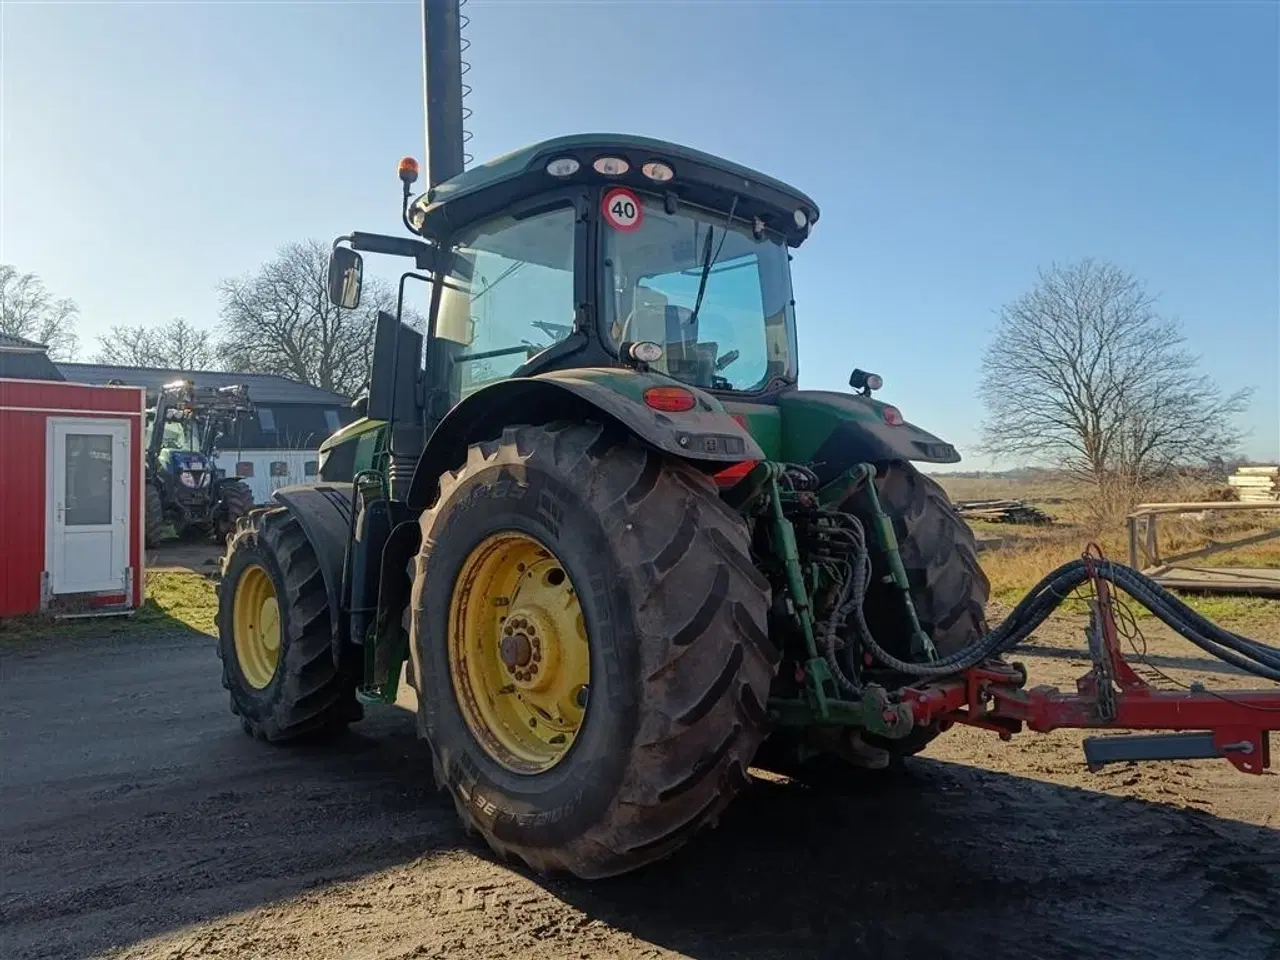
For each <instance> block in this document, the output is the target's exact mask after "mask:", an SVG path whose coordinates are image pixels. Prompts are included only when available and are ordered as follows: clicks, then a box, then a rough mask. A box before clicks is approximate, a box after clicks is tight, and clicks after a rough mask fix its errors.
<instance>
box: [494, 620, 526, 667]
mask: <svg viewBox="0 0 1280 960" xmlns="http://www.w3.org/2000/svg"><path fill="white" fill-rule="evenodd" d="M498 649H499V651H500V652H501V655H502V662H503V663H505V664H506V665H507V669H508V670H511V671H515V670H518V669H519V668H520V667H525V666H528V665H529V661H530V660H532V659H533V643H532V642H530V640H529V638H528V637H527V636H525V635H524V634H523V633H516V634H513V633H512V632H511V628H510V627H507V635H506V636H505V637H503V638H502V643H501V644H500V645H499V647H498Z"/></svg>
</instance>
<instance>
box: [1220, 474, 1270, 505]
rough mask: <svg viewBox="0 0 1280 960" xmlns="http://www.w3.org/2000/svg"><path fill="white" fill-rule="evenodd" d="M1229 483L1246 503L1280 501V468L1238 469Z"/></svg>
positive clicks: (1229, 478)
mask: <svg viewBox="0 0 1280 960" xmlns="http://www.w3.org/2000/svg"><path fill="white" fill-rule="evenodd" d="M1227 483H1229V484H1231V488H1232V489H1233V490H1235V492H1236V495H1237V496H1239V498H1240V500H1241V501H1242V502H1244V503H1269V502H1271V501H1273V500H1280V467H1277V466H1274V465H1272V466H1264V467H1238V468H1236V472H1235V473H1233V474H1232V475H1231V476H1229V477H1227Z"/></svg>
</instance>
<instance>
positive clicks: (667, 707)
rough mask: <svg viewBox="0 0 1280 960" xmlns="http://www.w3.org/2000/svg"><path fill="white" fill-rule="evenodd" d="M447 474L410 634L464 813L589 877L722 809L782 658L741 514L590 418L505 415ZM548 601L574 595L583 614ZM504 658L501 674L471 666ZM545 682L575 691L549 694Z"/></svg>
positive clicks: (747, 755)
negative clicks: (505, 421) (535, 671)
mask: <svg viewBox="0 0 1280 960" xmlns="http://www.w3.org/2000/svg"><path fill="white" fill-rule="evenodd" d="M440 486H441V489H440V495H439V498H438V500H437V501H436V503H435V505H434V506H433V507H432V508H431V509H430V510H429V511H427V512H426V513H425V514H424V515H423V517H422V551H421V553H420V555H419V557H418V567H417V573H416V576H415V579H414V587H413V602H412V609H413V620H412V644H411V649H412V654H413V670H414V673H415V676H416V685H417V688H418V689H419V690H420V691H421V692H422V695H421V696H420V697H419V708H418V710H419V713H418V720H419V729H420V731H421V733H422V735H423V736H425V737H426V739H427V740H428V741H429V742H430V745H431V749H432V752H433V756H434V761H435V773H436V777H437V781H438V782H439V784H440V785H441V786H442V787H443V788H446V789H447V790H448V791H449V792H450V793H451V794H452V796H453V799H454V803H455V805H456V807H457V809H458V813H459V815H460V816H461V818H462V819H463V821H464V823H466V824H467V825H468V827H470V828H474V829H475V830H477V831H478V832H479V833H480V834H481V835H482V836H484V838H485V840H486V841H488V843H489V845H490V846H491V847H492V848H493V849H494V850H495V851H497V852H498V853H500V854H502V855H504V856H506V855H515V856H517V857H519V858H520V859H521V860H523V861H524V862H525V863H526V864H528V865H529V866H531V867H533V868H534V869H536V870H540V871H545V872H567V873H571V874H575V875H577V876H579V877H585V878H594V877H603V876H610V875H614V874H619V873H624V872H626V871H629V870H633V869H635V868H637V867H640V866H642V865H644V864H646V863H650V862H652V861H654V860H658V859H660V858H662V857H665V856H666V855H668V854H670V853H672V852H673V851H675V850H676V849H677V848H679V847H681V846H682V845H683V844H684V843H685V842H687V841H688V839H689V838H690V837H691V836H692V835H693V834H695V833H696V832H697V831H698V830H699V829H701V828H702V827H704V826H707V825H710V824H714V822H715V821H716V819H717V818H718V816H719V814H720V812H721V811H722V810H723V809H724V808H725V806H726V805H727V804H728V802H729V800H730V799H731V798H732V797H733V795H734V794H735V793H736V792H737V791H738V790H739V789H740V788H741V787H742V786H743V785H745V784H746V782H747V776H746V769H747V766H748V765H749V763H750V762H751V758H752V755H753V754H754V753H755V750H756V748H757V746H758V745H759V743H760V741H761V739H762V738H763V736H764V727H765V712H764V704H765V702H766V698H767V696H768V693H769V685H770V680H771V678H772V676H773V672H774V666H775V664H776V661H777V652H776V651H775V650H774V649H773V648H772V646H771V645H770V643H769V640H768V638H767V636H766V634H765V624H766V611H767V609H768V599H769V587H768V583H767V581H765V579H764V578H763V577H762V576H761V575H760V574H759V573H758V572H757V571H756V570H755V568H754V567H753V566H752V564H751V561H750V558H749V554H748V534H747V526H746V524H745V522H744V521H743V520H742V519H741V518H740V517H739V516H738V515H737V514H736V513H734V512H733V511H730V510H728V509H727V508H726V507H725V506H724V505H723V504H722V502H721V501H720V499H719V496H718V493H717V490H716V488H715V486H714V484H712V483H711V482H710V481H709V480H708V479H707V477H706V476H704V475H703V474H701V473H699V472H697V471H696V470H693V469H692V468H690V467H688V466H687V465H684V464H681V463H679V462H676V461H673V460H670V459H667V458H665V457H663V456H661V455H660V454H658V453H656V452H655V451H653V450H651V449H649V448H648V447H645V446H643V445H641V444H640V443H638V442H636V441H634V440H632V439H629V438H628V437H626V436H625V435H616V434H614V433H613V432H611V431H609V430H607V429H606V428H604V427H601V426H596V425H569V424H556V425H552V426H547V427H531V426H525V427H513V428H508V429H507V430H506V431H505V432H504V433H503V435H502V438H501V439H500V440H494V441H490V442H487V443H482V444H478V445H475V446H472V447H471V449H470V450H469V452H468V456H467V461H466V463H465V465H464V466H463V467H461V468H460V469H459V470H456V471H454V472H452V473H449V474H446V475H445V476H444V477H443V478H442V479H441V484H440ZM531 545H532V546H531ZM530 550H533V551H534V553H530V552H529V551H530ZM504 556H507V557H509V560H507V561H504V560H503V557H504ZM521 558H523V559H521ZM517 561H518V562H517ZM504 562H509V563H510V564H511V565H512V570H514V572H511V571H504V569H503V566H502V564H503V563H504ZM566 575H567V581H566V580H565V576H566ZM521 576H527V577H529V578H531V583H532V586H530V587H526V586H525V585H524V581H523V580H521V579H520V577H521ZM547 585H554V586H555V589H557V590H560V591H561V593H558V594H551V593H547V592H546V591H547V590H549V589H551V587H550V586H547ZM526 589H528V590H531V591H533V592H532V593H530V594H529V598H526V593H525V591H526ZM556 597H559V598H560V599H555V598H556ZM547 598H551V599H547ZM575 605H576V609H577V613H575V612H574V606H575ZM553 607H554V608H555V609H556V610H561V609H567V610H568V611H569V614H570V615H569V617H568V618H567V620H563V621H562V622H567V623H568V624H570V625H571V624H572V623H573V622H575V621H574V619H573V618H574V617H575V616H577V615H578V614H580V616H581V620H580V625H579V626H578V628H577V630H576V631H575V630H573V629H572V627H571V626H569V627H565V628H563V629H558V628H556V627H555V626H554V624H553V622H552V621H553V620H554V619H555V618H554V617H552V616H551V615H550V614H549V613H547V611H548V610H549V609H551V608H553ZM504 625H505V626H504ZM531 626H533V627H536V628H537V630H533V629H530V627H531ZM513 627H514V629H515V633H514V635H513V629H512V628H513ZM477 631H479V642H476V640H475V639H474V638H475V637H476V636H477ZM557 631H558V632H557ZM548 633H550V634H551V638H550V639H548V638H547V635H548ZM526 634H527V636H526ZM535 636H536V637H540V638H542V648H541V649H542V656H543V658H544V659H543V660H541V661H537V662H536V663H535V664H534V665H538V664H540V665H541V666H542V667H543V668H545V669H544V673H543V674H540V675H536V676H535V677H534V678H533V679H531V677H530V673H529V672H521V671H522V670H523V671H530V670H531V667H530V665H529V664H530V660H529V657H530V651H531V650H532V649H533V648H532V647H530V646H529V644H530V642H531V641H530V639H529V638H531V637H535ZM468 638H471V639H468ZM584 647H585V649H583V648H584ZM557 650H559V651H560V652H558V653H557V652H556V651H557ZM467 651H469V656H468V657H463V656H460V654H461V653H464V652H467ZM508 654H510V657H508ZM499 657H501V659H499ZM557 664H559V665H561V666H557ZM572 664H576V666H575V667H574V669H576V670H577V671H578V673H577V674H576V676H577V677H578V678H579V679H581V678H582V677H586V676H589V681H587V682H586V683H585V684H581V685H580V686H579V687H577V688H574V687H573V686H572V684H573V683H574V682H576V681H574V680H573V679H572V678H569V679H565V678H563V677H561V676H559V675H558V674H556V675H553V674H554V673H555V671H558V670H560V669H562V666H564V665H572ZM584 664H585V666H584ZM504 669H506V670H509V671H511V674H510V679H509V681H505V680H504V682H506V685H505V686H503V687H502V688H500V689H498V690H486V689H484V684H483V683H482V682H479V681H478V679H477V678H481V679H483V678H484V677H490V682H496V681H494V680H492V677H493V676H494V675H495V674H498V675H500V674H501V671H502V670H504ZM583 671H585V672H583ZM539 683H542V684H546V686H545V687H544V688H543V692H544V693H545V692H546V690H555V689H565V690H571V689H581V693H580V694H579V696H578V698H577V699H576V701H575V700H572V699H569V698H567V697H565V698H561V699H560V700H559V701H555V700H548V699H545V698H543V699H541V700H540V699H539V698H538V696H535V694H536V693H537V690H536V689H535V688H536V687H537V685H538V684H539ZM557 685H562V686H561V687H557ZM584 686H585V687H586V689H582V687H584ZM539 696H540V695H539ZM513 697H514V698H516V700H518V701H520V702H515V700H511V699H510V698H513ZM503 698H508V699H507V700H504V699H503ZM575 702H576V703H577V704H578V707H579V709H577V710H575V709H574V703H575ZM511 718H527V720H528V725H529V727H530V729H527V730H525V729H523V727H524V724H523V723H513V722H511Z"/></svg>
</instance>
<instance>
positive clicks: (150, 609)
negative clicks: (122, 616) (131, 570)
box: [134, 573, 218, 636]
mask: <svg viewBox="0 0 1280 960" xmlns="http://www.w3.org/2000/svg"><path fill="white" fill-rule="evenodd" d="M217 609H218V597H217V594H216V593H215V592H214V584H213V581H212V580H211V579H209V578H208V577H203V576H200V575H199V574H195V573H153V574H151V575H149V576H148V577H147V599H146V602H145V603H144V604H143V605H142V609H141V610H139V611H138V613H137V614H136V615H135V617H134V621H135V622H140V623H145V624H148V625H151V624H164V625H166V626H173V625H174V624H175V623H178V624H182V625H183V626H185V627H188V628H189V629H191V630H194V631H196V632H197V633H207V634H209V635H211V636H212V635H213V634H214V633H215V632H216V631H215V629H214V625H213V616H214V614H215V613H216V612H217Z"/></svg>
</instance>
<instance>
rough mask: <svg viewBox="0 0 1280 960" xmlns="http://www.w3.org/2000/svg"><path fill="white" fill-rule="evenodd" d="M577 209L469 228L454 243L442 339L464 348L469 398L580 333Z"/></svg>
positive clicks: (459, 360)
mask: <svg viewBox="0 0 1280 960" xmlns="http://www.w3.org/2000/svg"><path fill="white" fill-rule="evenodd" d="M576 220H577V215H576V213H575V212H574V208H573V207H572V206H564V207H559V208H557V209H555V210H551V211H548V212H546V213H541V214H537V215H535V216H531V217H526V218H523V219H516V218H514V217H498V218H496V219H493V220H488V221H486V222H484V223H482V224H480V225H479V226H477V227H472V228H469V229H468V230H467V231H466V233H464V234H463V235H462V236H460V237H459V238H458V240H457V241H456V245H455V246H454V251H453V252H454V265H453V270H452V276H451V277H450V282H449V285H448V286H447V287H446V288H445V289H444V290H443V291H442V294H441V301H440V310H439V315H438V318H437V322H436V335H437V337H440V338H441V339H443V340H445V341H450V342H452V343H453V344H456V345H457V346H456V347H455V349H454V351H453V362H454V364H455V366H456V370H457V373H458V377H457V380H458V390H459V393H460V395H461V396H464V397H465V396H467V395H468V394H470V393H471V392H473V391H475V390H477V389H479V388H480V387H483V386H484V385H486V384H488V383H492V382H494V381H495V380H501V379H503V378H505V377H509V376H511V374H512V373H513V372H514V371H515V370H516V369H517V368H518V367H520V366H521V365H522V364H524V363H526V362H527V361H528V360H529V359H530V358H531V357H533V356H534V355H535V354H537V353H539V352H540V351H542V350H545V349H546V348H547V347H549V346H551V345H552V344H554V343H557V342H559V341H560V340H563V339H564V338H565V337H567V336H569V334H571V333H572V332H573V325H574V296H573V290H574V286H573V262H574V240H575V224H576Z"/></svg>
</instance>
